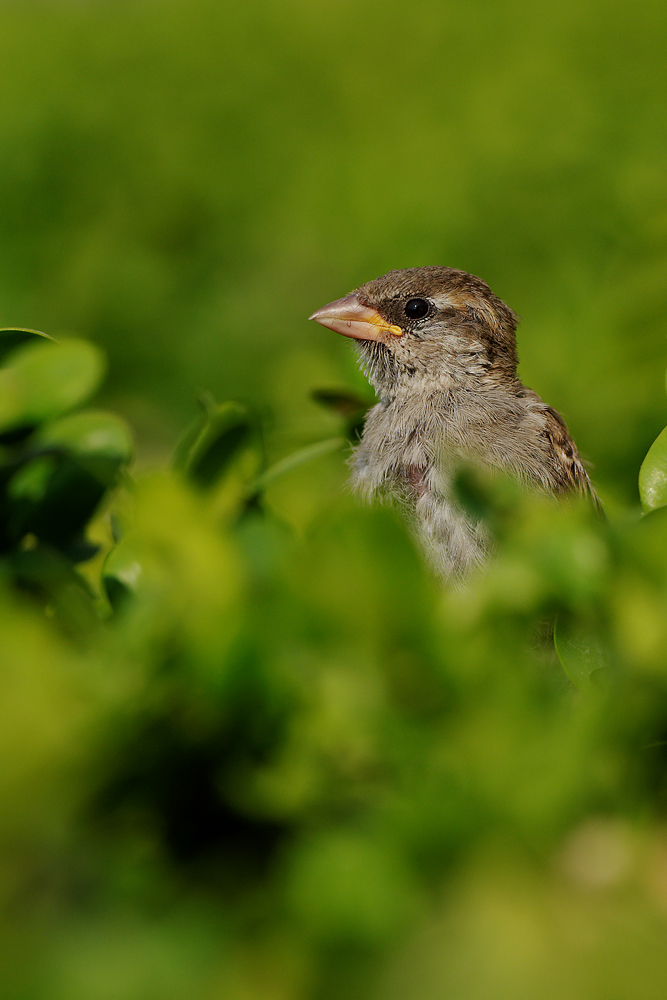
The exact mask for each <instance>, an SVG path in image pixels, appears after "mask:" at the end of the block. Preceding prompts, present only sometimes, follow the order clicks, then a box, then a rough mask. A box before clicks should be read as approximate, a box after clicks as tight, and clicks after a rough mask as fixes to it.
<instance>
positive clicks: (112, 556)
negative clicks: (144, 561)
mask: <svg viewBox="0 0 667 1000" xmlns="http://www.w3.org/2000/svg"><path fill="white" fill-rule="evenodd" d="M141 572H142V571H141V563H140V562H139V559H138V557H137V554H136V552H135V551H134V549H133V547H132V545H131V544H128V543H127V542H120V544H119V545H116V547H115V548H113V549H112V550H111V552H110V553H109V555H108V556H107V557H106V559H105V561H104V566H103V567H102V584H103V586H104V589H105V592H106V595H107V598H108V600H109V604H110V605H111V607H112V608H113V609H114V610H115V611H117V610H118V609H119V608H120V607H121V606H122V604H124V603H125V601H126V600H127V598H128V597H131V596H132V594H134V593H135V591H136V587H137V581H138V580H139V577H140V576H141Z"/></svg>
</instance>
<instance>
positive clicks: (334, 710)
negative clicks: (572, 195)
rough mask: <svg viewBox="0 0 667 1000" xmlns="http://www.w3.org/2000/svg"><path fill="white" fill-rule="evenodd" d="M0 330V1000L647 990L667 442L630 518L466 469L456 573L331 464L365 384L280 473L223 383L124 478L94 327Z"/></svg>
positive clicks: (337, 460)
mask: <svg viewBox="0 0 667 1000" xmlns="http://www.w3.org/2000/svg"><path fill="white" fill-rule="evenodd" d="M0 353H1V361H2V367H1V368H0V385H1V386H2V389H3V392H2V398H3V403H2V407H3V409H2V413H1V415H0V434H1V438H0V443H1V446H2V452H1V455H0V457H1V462H2V464H1V466H0V487H1V491H2V492H1V496H0V505H1V507H0V509H1V511H2V555H1V557H0V576H1V578H2V579H1V600H0V620H1V623H0V627H1V634H2V675H3V694H4V697H3V699H2V705H3V707H2V710H1V711H2V718H1V719H0V748H2V751H3V755H2V756H3V761H4V763H3V767H2V770H1V772H0V843H1V846H2V857H1V861H0V864H1V867H0V896H1V898H2V904H3V910H2V912H3V918H2V920H3V922H2V934H1V935H0V952H2V953H3V959H4V963H3V964H4V965H5V968H6V972H5V974H4V976H3V978H4V983H5V985H4V987H3V991H4V995H5V996H7V997H11V998H17V1000H18V998H21V1000H23V998H39V1000H42V998H44V1000H47V998H48V1000H54V998H61V997H62V998H67V1000H79V998H81V1000H97V998H99V1000H108V998H119V1000H120V998H123V1000H135V998H136V1000H146V998H156V1000H158V998H159V1000H163V998H170V1000H171V998H174V1000H176V998H183V1000H185V998H191V997H193V996H197V997H202V998H218V997H220V998H222V997H225V998H226V1000H227V998H231V1000H237V998H238V1000H247V998H258V1000H260V998H261V1000H265V998H266V1000H273V998H276V1000H278V998H281V1000H283V998H284V1000H304V998H327V1000H328V998H332V1000H333V998H339V997H342V996H345V997H360V998H362V997H363V998H368V997H373V998H387V1000H394V998H406V1000H407V998H412V997H419V998H420V1000H430V998H444V997H447V998H448V1000H449V998H452V997H455V998H459V997H460V998H476V997H480V996H493V997H498V998H503V997H507V998H508V1000H509V998H511V1000H517V998H519V1000H521V998H524V997H525V998H526V1000H529V998H530V1000H532V998H534V997H535V996H544V997H548V998H561V997H562V998H566V997H567V998H568V1000H572V998H579V997H580V998H582V1000H584V998H585V1000H591V998H594V997H599V998H600V1000H609V998H611V997H614V998H615V997H619V998H620V997H628V998H631V997H633V998H634V997H637V996H641V997H642V998H653V997H655V998H656V1000H658V998H661V997H662V996H663V995H664V983H665V981H666V979H667V952H666V951H665V948H664V936H665V932H666V931H667V836H666V833H665V819H664V813H665V807H666V805H667V801H666V796H667V782H666V778H665V775H666V771H665V745H666V739H667V656H666V654H665V649H666V647H667V561H666V560H665V552H667V517H666V511H665V507H664V506H663V505H664V503H665V499H666V493H665V488H664V482H665V475H666V472H667V457H666V456H665V449H664V442H663V436H662V435H661V437H660V438H658V440H657V441H656V443H655V445H654V446H653V447H652V449H651V450H650V452H649V455H648V456H647V459H646V461H645V463H644V465H643V466H642V470H641V475H640V487H641V499H642V502H643V504H644V508H645V513H644V515H643V516H642V515H640V513H639V510H637V511H628V512H625V513H621V514H614V515H613V516H611V517H610V518H609V521H607V522H602V521H600V520H599V519H598V518H596V517H595V515H594V513H593V512H591V511H590V510H589V509H588V508H587V507H586V506H585V505H580V504H579V503H576V502H574V501H573V502H570V503H564V504H559V503H555V502H553V501H546V500H545V501H540V500H537V499H535V498H529V497H526V496H524V495H523V494H522V493H520V492H519V491H518V490H517V489H516V488H515V487H513V486H512V485H511V484H508V483H499V484H498V483H496V484H489V483H486V482H483V481H474V482H472V481H468V482H466V483H465V484H462V486H461V496H462V498H464V500H465V502H467V503H470V504H475V505H476V507H477V508H478V509H479V508H480V506H481V507H483V508H484V510H485V512H486V516H487V517H489V518H490V519H491V521H492V522H493V525H494V529H495V531H496V535H497V538H498V551H497V554H496V557H495V559H494V562H493V565H492V568H491V569H490V570H489V571H488V572H486V573H484V574H482V575H480V576H479V577H478V578H476V579H474V580H472V581H471V582H470V583H469V585H468V586H467V587H466V588H465V589H463V590H458V591H450V590H446V589H443V587H442V586H441V585H440V584H439V583H438V582H437V581H436V580H434V579H433V578H432V577H431V575H430V573H429V571H428V569H427V568H426V567H425V566H424V565H423V564H422V561H421V557H420V555H419V554H418V552H417V551H416V550H415V547H414V545H413V543H412V540H411V538H410V535H409V532H408V531H407V530H406V527H405V526H404V524H403V523H402V521H401V519H400V517H399V516H398V515H397V514H396V512H394V511H392V510H391V509H387V508H385V509H383V508H374V509H367V508H363V507H360V506H358V505H357V504H355V503H354V501H353V500H352V499H350V498H349V497H347V496H346V494H345V493H344V492H343V491H338V490H336V491H335V492H334V493H333V494H332V493H328V492H327V493H322V492H318V490H317V488H316V486H315V484H316V482H318V481H324V483H325V484H326V483H328V482H329V479H328V476H329V472H328V471H327V470H331V469H334V468H335V469H336V470H337V474H340V473H341V472H342V464H343V450H344V449H343V445H344V442H345V438H346V434H347V433H348V432H349V429H350V422H351V423H354V419H353V418H354V405H352V404H351V403H350V401H349V400H348V401H347V403H346V404H345V405H343V404H342V403H341V398H342V397H339V396H337V397H336V398H335V399H332V398H331V396H327V397H326V398H324V400H323V401H324V402H326V403H328V404H330V405H333V406H334V407H335V408H336V409H337V410H338V411H339V412H340V413H341V416H340V418H339V420H340V428H339V430H340V436H339V437H336V438H332V439H329V440H326V441H324V442H322V443H321V444H320V445H317V446H313V447H310V448H308V449H306V450H305V451H303V452H301V453H298V454H295V455H293V456H290V457H289V458H288V459H286V460H285V461H283V462H282V463H281V464H280V465H279V466H273V467H270V468H267V467H266V464H265V458H264V454H263V444H262V428H261V422H260V421H259V420H258V418H257V417H256V416H255V415H254V414H252V413H250V412H249V411H248V410H247V409H246V408H244V407H242V406H240V405H238V404H235V403H227V404H223V405H218V404H215V403H214V402H213V401H212V400H210V399H208V398H205V399H203V400H202V404H201V413H200V416H199V417H198V418H197V420H196V421H195V422H194V424H193V425H192V426H191V427H190V428H189V429H188V430H187V431H186V432H185V434H184V435H183V437H182V438H181V440H180V442H179V443H178V445H177V447H176V449H175V453H174V462H173V464H172V465H171V466H169V467H168V468H160V469H153V470H151V471H143V472H141V473H136V474H135V475H132V476H131V475H130V474H129V473H128V463H129V462H130V460H131V456H132V444H131V437H130V434H129V432H128V430H127V428H126V426H125V424H124V423H123V422H122V421H120V420H119V419H118V418H117V417H115V416H114V415H112V414H108V413H102V412H98V411H91V410H85V409H81V408H80V407H81V406H82V405H83V404H84V403H85V402H86V400H87V399H88V398H89V397H90V395H91V394H92V392H93V391H94V389H95V387H96V386H97V384H98V382H99V379H100V377H101V374H102V371H103V367H104V364H103V359H102V357H101V355H100V352H99V350H98V349H96V348H94V347H93V346H92V345H91V344H89V343H85V342H82V341H75V340H71V341H68V342H62V343H58V344H56V343H54V342H52V341H50V340H49V339H48V338H45V337H43V336H40V335H36V334H33V333H31V332H30V331H4V332H3V333H2V334H1V335H0ZM351 398H352V399H353V397H351ZM350 415H352V416H350ZM304 483H305V484H307V485H308V488H309V491H310V501H309V503H310V507H309V508H308V510H307V512H306V513H305V514H304V508H303V496H302V492H303V489H304ZM313 497H314V498H315V499H313ZM290 510H291V511H293V512H295V513H294V517H293V519H292V520H291V521H290V518H289V516H287V514H286V512H289V511H290ZM554 623H555V626H554ZM554 627H555V645H554V642H553V632H554Z"/></svg>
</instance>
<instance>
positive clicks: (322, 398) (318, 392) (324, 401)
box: [311, 389, 373, 418]
mask: <svg viewBox="0 0 667 1000" xmlns="http://www.w3.org/2000/svg"><path fill="white" fill-rule="evenodd" d="M311 396H312V398H313V399H314V400H315V402H316V403H320V404H321V405H322V406H325V407H326V408H327V409H328V410H333V411H334V413H338V414H340V416H341V417H347V418H349V417H355V416H358V415H359V414H360V413H365V412H366V410H367V409H368V408H369V406H372V405H373V400H369V399H365V398H364V397H362V396H360V395H358V394H357V393H356V392H352V391H351V390H350V389H313V391H312V392H311Z"/></svg>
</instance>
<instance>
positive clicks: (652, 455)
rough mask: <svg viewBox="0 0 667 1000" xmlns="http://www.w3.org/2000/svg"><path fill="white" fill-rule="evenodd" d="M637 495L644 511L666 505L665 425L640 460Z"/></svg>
mask: <svg viewBox="0 0 667 1000" xmlns="http://www.w3.org/2000/svg"><path fill="white" fill-rule="evenodd" d="M639 496H640V499H641V502H642V507H643V508H644V510H645V511H649V510H655V509H656V507H665V506H667V427H666V428H665V429H664V431H662V433H661V434H659V435H658V436H657V438H656V439H655V441H654V442H653V444H652V445H651V447H650V448H649V450H648V452H647V455H646V458H645V459H644V461H643V462H642V466H641V469H640V470H639Z"/></svg>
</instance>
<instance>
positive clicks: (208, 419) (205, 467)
mask: <svg viewBox="0 0 667 1000" xmlns="http://www.w3.org/2000/svg"><path fill="white" fill-rule="evenodd" d="M254 431H255V421H254V419H253V418H252V417H251V415H250V414H249V412H248V410H247V409H246V408H245V407H244V406H241V405H239V404H238V403H231V402H228V403H221V404H219V405H217V404H212V405H209V406H208V407H207V410H206V412H205V414H204V415H203V417H201V418H200V420H199V425H198V426H197V425H195V426H194V427H191V428H190V429H189V430H188V431H187V432H186V434H185V435H184V437H183V438H182V439H181V442H180V443H179V445H178V446H177V450H176V455H175V457H174V463H175V465H176V467H177V468H180V469H182V470H183V471H184V472H185V473H186V474H187V476H188V477H189V478H190V479H191V480H192V481H193V482H194V483H196V484H197V485H198V486H201V487H203V488H205V489H206V488H208V487H211V486H213V485H214V483H216V482H217V481H218V480H219V479H220V478H221V477H222V476H223V475H224V473H225V472H226V470H227V469H228V468H229V465H230V463H231V462H232V460H233V459H234V458H235V457H236V456H237V455H238V454H239V452H240V451H242V449H243V448H244V447H245V446H246V445H247V444H248V443H249V442H250V440H251V438H252V435H253V433H254Z"/></svg>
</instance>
